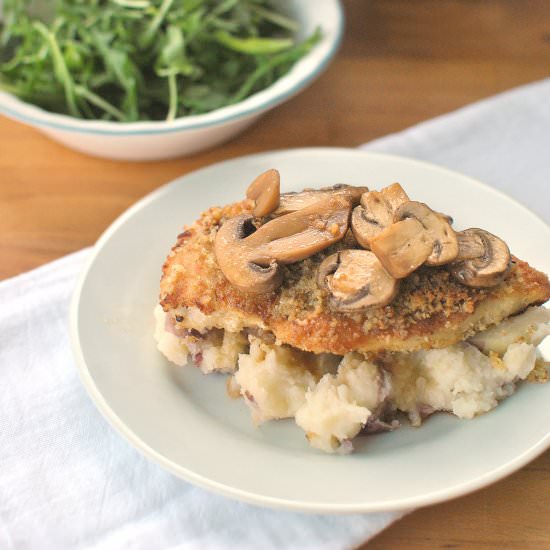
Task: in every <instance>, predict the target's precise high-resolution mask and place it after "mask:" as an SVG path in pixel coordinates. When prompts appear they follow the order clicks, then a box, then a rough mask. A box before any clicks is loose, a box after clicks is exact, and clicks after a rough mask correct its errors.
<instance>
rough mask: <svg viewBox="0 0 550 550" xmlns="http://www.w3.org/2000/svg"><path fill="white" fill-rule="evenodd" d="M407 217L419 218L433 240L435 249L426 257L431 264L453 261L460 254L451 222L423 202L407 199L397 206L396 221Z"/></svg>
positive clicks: (427, 262) (428, 263)
mask: <svg viewBox="0 0 550 550" xmlns="http://www.w3.org/2000/svg"><path fill="white" fill-rule="evenodd" d="M406 218H414V219H416V220H418V221H419V222H420V223H421V224H422V226H423V227H424V229H425V230H426V232H427V233H428V234H429V236H430V238H431V239H432V241H433V249H432V252H431V254H430V255H429V256H428V258H427V259H426V264H427V265H431V266H437V265H444V264H448V263H450V262H452V261H453V260H455V259H456V257H457V255H458V242H457V239H456V234H455V232H454V230H453V228H452V227H451V226H450V225H449V222H448V221H447V220H446V219H445V218H443V217H442V216H441V215H439V214H438V213H436V212H434V211H433V210H432V209H431V208H430V207H429V206H427V205H426V204H424V203H423V202H417V201H407V202H404V203H403V204H402V205H401V206H399V207H398V208H397V210H396V211H395V214H394V221H396V222H399V221H401V220H404V219H406Z"/></svg>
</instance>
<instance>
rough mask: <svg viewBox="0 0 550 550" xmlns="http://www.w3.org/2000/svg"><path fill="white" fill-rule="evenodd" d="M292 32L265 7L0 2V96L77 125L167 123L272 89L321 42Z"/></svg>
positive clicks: (238, 0) (235, 2)
mask: <svg viewBox="0 0 550 550" xmlns="http://www.w3.org/2000/svg"><path fill="white" fill-rule="evenodd" d="M44 7H46V8H47V9H46V11H44ZM40 8H42V11H40ZM297 31H298V24H297V22H296V21H295V20H294V19H292V18H290V17H289V16H287V15H285V14H283V13H281V12H280V11H279V10H278V9H277V5H276V2H270V1H269V0H52V1H50V2H36V1H29V0H26V1H25V0H4V8H3V20H2V23H1V28H0V90H4V91H7V92H9V93H12V94H14V95H16V96H17V97H19V98H20V99H22V100H23V101H27V102H29V103H33V104H35V105H38V106H39V107H42V108H44V109H46V110H49V111H53V112H56V113H63V114H67V115H70V116H74V117H79V118H86V119H96V120H97V119H100V120H112V121H119V122H133V121H141V120H173V119H174V118H177V117H181V116H186V115H194V114H201V113H206V112H209V111H212V110H214V109H219V108H220V107H224V106H226V105H231V104H234V103H237V102H239V101H242V100H243V99H245V98H246V97H248V96H250V95H252V94H254V93H256V92H258V91H260V90H262V89H264V88H267V87H268V86H270V85H271V84H273V83H274V82H275V81H276V80H277V79H279V78H281V76H283V75H284V74H285V73H287V72H288V71H289V70H290V68H291V67H292V65H293V64H294V63H295V62H296V61H297V60H299V59H300V58H301V57H303V56H304V55H305V54H306V53H307V52H308V51H309V50H310V49H311V48H312V47H313V45H314V44H315V43H316V42H317V41H318V40H319V38H320V32H319V30H317V31H315V32H314V33H313V34H312V35H311V36H309V37H308V38H307V39H306V40H304V41H301V42H297V41H296V39H295V35H296V33H297Z"/></svg>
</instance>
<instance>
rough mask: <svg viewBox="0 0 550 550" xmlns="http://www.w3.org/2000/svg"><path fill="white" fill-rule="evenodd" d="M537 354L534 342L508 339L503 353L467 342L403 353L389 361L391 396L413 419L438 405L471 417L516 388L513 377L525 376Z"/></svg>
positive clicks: (417, 422)
mask: <svg viewBox="0 0 550 550" xmlns="http://www.w3.org/2000/svg"><path fill="white" fill-rule="evenodd" d="M535 359H536V354H535V348H534V346H532V345H529V344H525V343H514V344H510V346H509V347H508V348H507V350H506V352H505V354H504V356H503V358H500V357H498V356H497V355H492V356H487V355H485V354H484V353H482V352H481V351H480V350H479V349H477V348H476V347H475V346H473V345H471V344H468V343H466V342H463V343H460V344H456V345H454V346H449V347H447V348H444V349H434V350H428V351H418V352H415V353H410V354H403V355H400V356H397V357H395V361H394V363H393V364H392V367H391V371H392V396H391V398H392V401H393V402H394V404H395V406H396V407H397V408H398V409H399V410H400V411H403V412H406V413H408V415H409V418H410V420H411V423H412V424H413V425H419V424H420V423H421V420H422V416H425V415H426V414H429V413H431V412H434V411H449V412H452V413H453V414H455V415H456V416H458V417H459V418H473V417H474V416H475V415H477V414H481V413H484V412H487V411H489V410H491V409H492V408H494V407H496V405H497V402H498V401H499V400H501V399H503V398H504V397H507V396H509V395H511V394H512V393H514V389H515V385H514V384H515V382H516V381H517V380H524V379H525V378H526V377H527V375H528V374H529V373H530V372H531V370H532V369H533V367H534V366H535Z"/></svg>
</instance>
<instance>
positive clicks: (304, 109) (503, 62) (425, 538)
mask: <svg viewBox="0 0 550 550" xmlns="http://www.w3.org/2000/svg"><path fill="white" fill-rule="evenodd" d="M344 3H345V7H346V10H347V13H348V28H347V33H346V38H345V40H344V44H343V47H342V49H341V51H340V53H339V55H338V57H337V59H336V61H335V62H334V63H333V64H332V65H331V67H330V69H329V70H328V71H327V72H326V73H325V74H324V75H323V76H322V77H321V78H320V79H319V80H318V81H317V82H316V83H315V84H314V85H313V86H312V87H311V88H309V89H308V90H307V91H305V92H304V93H302V94H301V95H300V96H298V97H296V98H294V99H293V100H291V101H290V102H288V103H286V104H285V105H283V106H281V107H279V108H278V109H276V110H274V111H273V112H271V113H270V114H268V115H267V116H266V117H264V118H263V119H262V120H261V121H260V122H259V123H257V124H256V125H255V126H254V127H252V128H251V129H250V130H249V131H248V132H246V133H245V134H243V135H242V136H241V137H239V138H237V139H235V140H233V141H232V142H230V143H228V144H226V145H223V146H221V147H218V148H216V149H214V150H211V151H208V152H205V153H202V154H199V155H196V156H194V157H192V158H186V159H178V160H173V161H166V162H156V163H144V164H132V163H124V162H112V161H105V160H99V159H94V158H89V157H85V156H83V155H80V154H78V153H75V152H72V151H69V150H68V149H65V148H63V147H62V146H60V145H57V144H56V143H54V142H52V141H49V140H48V139H47V138H45V137H43V136H42V135H41V134H39V133H37V132H35V131H33V130H31V129H29V128H26V127H24V126H22V125H19V124H16V123H14V122H11V121H8V120H7V119H4V118H1V117H0V278H6V277H10V276H12V275H15V274H17V273H21V272H23V271H26V270H28V269H31V268H33V267H36V266H38V265H40V264H42V263H44V262H47V261H49V260H52V259H54V258H57V257H60V256H63V255H64V254H66V253H68V252H71V251H74V250H78V249H79V248H82V247H83V246H87V245H91V244H92V243H93V242H94V241H95V240H96V238H97V236H98V235H99V234H100V232H101V231H102V230H103V229H104V228H105V227H106V226H107V225H108V224H109V223H110V222H111V221H112V220H113V219H114V218H115V217H116V216H118V214H120V213H121V212H122V211H123V210H125V209H126V208H127V207H128V206H129V205H130V204H132V203H133V202H134V201H136V200H137V199H138V198H140V197H142V196H143V195H145V194H146V193H148V192H149V191H151V190H153V189H155V188H156V187H158V186H159V185H160V184H162V183H164V182H166V181H168V180H170V179H172V178H174V177H176V176H179V175H181V174H184V173H186V172H189V171H190V170H194V169H196V168H198V167H201V166H204V165H206V164H210V163H212V162H216V161H219V160H222V159H226V158H230V157H236V156H240V155H244V154H247V153H253V152H257V151H264V150H268V149H277V148H286V147H301V146H315V145H335V146H351V147H353V146H356V145H359V144H360V143H363V142H365V141H368V140H370V139H372V138H375V137H378V136H382V135H384V134H388V133H390V132H396V131H399V130H401V129H403V128H406V127H407V126H410V125H412V124H415V123H418V122H421V121H423V120H426V119H428V118H431V117H434V116H436V115H438V114H441V113H445V112H447V111H450V110H453V109H456V108H458V107H460V106H462V105H465V104H468V103H471V102H472V101H476V100H478V99H481V98H483V97H486V96H490V95H493V94H495V93H497V92H500V91H502V90H506V89H508V88H510V87H513V86H516V85H519V84H523V83H527V82H531V81H533V80H537V79H541V78H543V77H545V76H547V75H548V71H549V69H550V6H549V4H548V1H547V0H538V1H526V0H524V1H523V2H517V1H515V0H485V1H483V2H482V1H475V0H462V1H459V0H454V1H448V0H415V1H414V2H410V1H407V0H392V1H388V0H386V1H384V0H368V1H367V0H346V1H345V2H344ZM549 511H550V452H547V453H546V454H544V455H543V456H542V457H540V458H539V459H538V460H535V461H534V462H533V463H531V464H530V465H529V466H527V467H526V468H524V469H523V470H521V471H520V472H517V473H516V474H514V475H512V476H511V477H509V478H507V479H506V480H504V481H501V482H499V483H497V484H495V485H493V486H491V487H489V488H487V489H484V490H482V491H479V492H477V493H475V494H473V495H470V496H467V497H463V498H460V499H457V500H454V501H452V502H448V503H446V504H440V505H437V506H433V507H429V508H425V509H423V510H418V511H416V512H414V513H412V514H411V515H409V516H407V517H405V518H404V519H403V520H401V521H400V522H398V523H397V524H395V525H393V526H392V527H390V528H389V529H388V530H387V531H386V532H384V533H382V534H381V535H380V536H378V537H377V538H376V539H375V540H374V541H372V542H371V543H370V544H369V549H373V550H374V549H401V548H405V547H406V548H408V549H420V548H422V549H424V548H425V549H433V548H465V549H466V548H467V549H472V548H484V549H486V548H501V547H506V548H518V549H520V548H521V549H522V550H523V549H528V548H533V549H542V548H550V526H549V525H550V523H549V521H548V518H547V516H548V512H549Z"/></svg>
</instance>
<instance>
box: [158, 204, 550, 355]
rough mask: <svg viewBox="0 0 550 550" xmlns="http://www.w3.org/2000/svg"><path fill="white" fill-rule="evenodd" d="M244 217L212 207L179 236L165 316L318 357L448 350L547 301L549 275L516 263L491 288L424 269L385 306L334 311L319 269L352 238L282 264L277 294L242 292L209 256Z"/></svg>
mask: <svg viewBox="0 0 550 550" xmlns="http://www.w3.org/2000/svg"><path fill="white" fill-rule="evenodd" d="M243 212H247V213H248V212H249V204H248V203H247V202H246V201H243V202H240V203H235V204H231V205H228V206H226V207H223V208H218V207H213V208H210V209H209V210H207V211H206V212H204V213H203V214H202V215H201V217H200V218H199V220H197V221H196V222H195V223H194V224H193V225H191V226H189V227H187V228H186V229H185V231H184V232H183V233H182V234H180V235H179V236H178V240H177V243H176V245H175V246H174V247H173V249H172V251H171V252H170V254H169V256H168V258H167V259H166V262H165V263H164V266H163V275H162V279H161V291H160V303H161V305H162V307H163V308H164V310H165V311H166V312H170V311H171V310H180V311H181V308H186V307H196V308H198V309H200V310H201V311H202V312H203V313H204V314H205V315H209V314H212V313H217V314H218V316H219V314H223V315H227V316H231V317H232V318H235V317H237V318H238V319H239V321H240V322H241V324H242V325H243V326H247V327H257V326H261V327H263V328H264V329H266V328H267V329H268V330H271V331H272V332H273V333H274V334H275V336H276V337H277V339H278V340H279V341H280V342H281V343H284V344H289V345H292V346H295V347H297V348H299V349H303V350H307V351H313V352H316V353H321V352H328V353H336V354H345V353H348V352H350V351H361V352H365V353H370V352H373V353H375V352H381V351H413V350H417V349H422V348H424V349H425V348H441V347H445V346H448V345H451V344H454V343H456V342H459V341H461V340H463V339H465V338H467V337H469V336H470V335H471V334H473V333H474V332H476V331H479V330H483V329H484V328H486V327H487V326H490V325H493V324H495V323H498V322H500V321H502V320H503V319H505V318H507V317H509V316H510V315H513V314H515V313H518V312H520V311H522V310H523V309H525V308H526V307H528V306H529V305H533V304H541V303H544V302H545V301H547V300H548V299H549V298H550V283H549V281H548V278H547V277H546V275H544V274H543V273H541V272H539V271H537V270H535V269H533V268H532V267H530V266H529V265H528V264H527V263H526V262H523V261H521V260H519V259H517V258H515V257H514V258H513V265H512V268H511V270H510V272H509V274H508V275H507V277H506V279H505V280H504V281H503V282H502V283H501V284H499V285H498V286H496V287H493V288H488V289H474V288H469V287H466V286H464V285H461V284H460V283H458V282H455V281H454V280H453V279H452V278H451V277H450V275H449V273H448V272H447V270H446V269H444V268H428V267H424V268H421V269H419V270H418V271H416V272H415V273H413V274H412V275H410V276H409V277H407V278H406V279H404V280H403V281H402V282H401V286H400V290H399V293H398V295H397V297H396V298H395V299H394V300H393V302H392V303H391V304H389V305H387V306H385V307H378V308H373V309H370V310H367V311H364V312H361V313H352V314H346V313H338V312H333V311H331V310H330V309H329V308H328V305H327V301H326V292H325V291H323V290H321V289H320V288H319V287H318V286H317V284H316V281H315V277H316V270H317V267H318V266H319V264H320V263H321V261H322V260H323V258H325V257H326V256H327V255H328V254H331V253H333V252H334V251H335V250H338V249H341V248H343V247H350V244H351V246H354V242H353V239H352V237H351V236H350V237H348V238H347V242H345V243H338V244H337V245H334V246H332V247H330V248H328V249H326V250H324V251H323V252H321V253H319V254H316V255H315V256H312V257H311V258H308V259H306V260H304V261H301V262H298V263H296V264H293V265H288V266H284V267H283V268H282V269H284V283H283V285H282V286H281V287H280V288H279V289H277V290H276V291H274V292H272V293H269V294H263V295H255V294H245V293H243V292H240V291H239V290H237V289H236V288H235V287H233V286H232V285H231V284H230V283H229V282H228V281H227V279H226V278H225V277H224V275H223V273H222V272H221V271H220V269H219V267H218V265H217V263H216V258H215V256H214V251H213V242H214V238H215V235H216V232H217V229H218V228H219V226H220V225H221V223H223V222H224V221H225V220H226V219H228V218H231V217H233V216H236V215H239V214H241V213H243ZM355 246H357V245H355ZM220 328H222V327H220Z"/></svg>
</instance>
